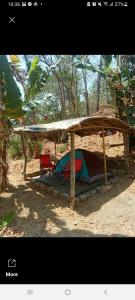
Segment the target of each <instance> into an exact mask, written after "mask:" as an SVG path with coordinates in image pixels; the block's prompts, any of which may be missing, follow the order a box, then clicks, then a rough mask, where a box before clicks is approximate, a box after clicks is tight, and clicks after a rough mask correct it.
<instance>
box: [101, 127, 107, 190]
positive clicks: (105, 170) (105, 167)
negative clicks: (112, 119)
mask: <svg viewBox="0 0 135 300" xmlns="http://www.w3.org/2000/svg"><path fill="white" fill-rule="evenodd" d="M102 137H103V154H104V174H105V184H107V165H106V155H105V135H104V128H103V130H102Z"/></svg>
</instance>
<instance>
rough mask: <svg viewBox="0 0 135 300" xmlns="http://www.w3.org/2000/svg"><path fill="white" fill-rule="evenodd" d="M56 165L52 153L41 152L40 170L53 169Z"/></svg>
mask: <svg viewBox="0 0 135 300" xmlns="http://www.w3.org/2000/svg"><path fill="white" fill-rule="evenodd" d="M54 168H55V165H54V164H52V162H51V158H50V154H40V171H41V170H43V169H49V170H50V169H51V170H53V169H54Z"/></svg>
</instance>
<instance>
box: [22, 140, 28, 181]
mask: <svg viewBox="0 0 135 300" xmlns="http://www.w3.org/2000/svg"><path fill="white" fill-rule="evenodd" d="M21 141H22V148H23V154H24V168H23V176H24V180H26V179H27V178H26V166H27V155H26V149H25V144H24V137H23V135H22V134H21Z"/></svg>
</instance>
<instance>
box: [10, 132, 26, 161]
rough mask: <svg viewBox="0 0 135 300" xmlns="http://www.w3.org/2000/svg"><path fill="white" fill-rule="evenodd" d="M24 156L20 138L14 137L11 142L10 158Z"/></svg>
mask: <svg viewBox="0 0 135 300" xmlns="http://www.w3.org/2000/svg"><path fill="white" fill-rule="evenodd" d="M22 154H23V151H22V143H21V139H20V136H14V137H13V138H11V139H10V141H9V156H10V157H11V158H12V159H14V158H21V157H22Z"/></svg>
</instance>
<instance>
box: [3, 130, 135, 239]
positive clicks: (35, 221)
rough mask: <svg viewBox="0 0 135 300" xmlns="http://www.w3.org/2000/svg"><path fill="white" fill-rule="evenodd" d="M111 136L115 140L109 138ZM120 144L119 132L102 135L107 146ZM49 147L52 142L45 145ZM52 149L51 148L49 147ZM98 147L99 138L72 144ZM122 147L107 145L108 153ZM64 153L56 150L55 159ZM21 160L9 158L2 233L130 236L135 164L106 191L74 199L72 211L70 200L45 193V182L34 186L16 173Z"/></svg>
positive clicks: (34, 167) (33, 166)
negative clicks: (6, 221) (6, 222)
mask: <svg viewBox="0 0 135 300" xmlns="http://www.w3.org/2000/svg"><path fill="white" fill-rule="evenodd" d="M114 140H115V141H114ZM114 142H115V143H118V142H119V143H121V142H122V137H121V135H119V134H116V135H115V138H114V137H113V136H110V137H106V144H107V146H109V144H112V143H114ZM50 147H51V146H50ZM52 147H53V146H52ZM77 147H79V148H84V149H89V150H91V151H101V150H102V142H101V139H100V137H97V136H95V137H94V136H93V137H88V138H83V139H82V140H81V139H80V138H79V137H78V138H77V141H76V148H77ZM122 153H123V147H122V146H121V147H116V148H107V155H108V156H112V157H118V156H119V155H122ZM61 155H64V153H63V154H60V153H58V157H60V156H61ZM21 164H22V160H17V161H10V162H9V166H10V168H9V175H8V178H9V188H8V190H7V192H6V193H2V194H0V216H3V215H5V214H6V213H8V212H9V211H14V212H15V214H16V217H15V220H14V221H13V222H12V224H11V225H10V226H9V227H8V228H7V227H6V228H4V229H2V230H1V231H0V236H1V237H100V236H105V237H108V236H118V237H119V236H120V237H122V236H135V166H134V164H133V163H132V166H131V167H130V175H123V176H122V175H121V176H119V177H118V180H117V181H116V182H115V183H114V184H113V185H112V188H111V190H110V191H108V192H106V193H102V194H100V193H97V194H93V195H92V196H90V198H89V199H88V200H85V201H82V202H81V203H79V206H78V207H77V209H76V211H72V210H70V208H69V203H68V201H66V200H63V199H57V198H54V197H53V196H50V195H49V194H47V192H46V191H45V189H44V185H40V186H37V185H35V184H34V183H32V182H31V180H28V181H26V182H25V181H24V180H23V176H22V175H21ZM37 171H39V161H38V160H32V161H30V162H29V163H28V167H27V173H29V174H33V173H34V172H37Z"/></svg>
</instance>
